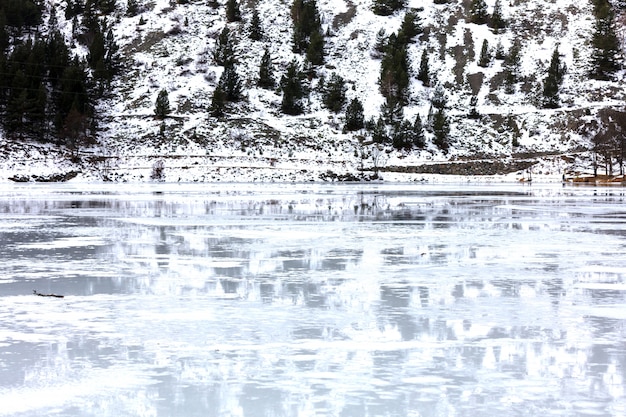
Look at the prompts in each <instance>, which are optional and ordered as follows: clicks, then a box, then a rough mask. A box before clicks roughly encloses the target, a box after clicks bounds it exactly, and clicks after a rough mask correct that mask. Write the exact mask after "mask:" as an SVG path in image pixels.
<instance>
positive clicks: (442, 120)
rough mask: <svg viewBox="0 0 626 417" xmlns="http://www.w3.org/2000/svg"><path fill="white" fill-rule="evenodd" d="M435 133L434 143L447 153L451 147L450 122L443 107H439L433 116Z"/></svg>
mask: <svg viewBox="0 0 626 417" xmlns="http://www.w3.org/2000/svg"><path fill="white" fill-rule="evenodd" d="M433 134H434V135H435V137H434V140H433V142H434V144H435V145H436V146H437V147H438V148H439V149H441V150H442V151H444V153H447V152H448V149H450V143H449V135H450V122H449V121H448V117H447V116H446V114H445V111H444V110H443V109H438V110H437V111H436V112H435V114H434V116H433Z"/></svg>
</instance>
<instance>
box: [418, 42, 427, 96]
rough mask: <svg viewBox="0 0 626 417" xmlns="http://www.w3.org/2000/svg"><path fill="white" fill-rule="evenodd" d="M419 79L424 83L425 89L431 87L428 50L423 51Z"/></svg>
mask: <svg viewBox="0 0 626 417" xmlns="http://www.w3.org/2000/svg"><path fill="white" fill-rule="evenodd" d="M417 79H418V80H420V81H421V82H422V83H424V86H425V87H428V86H430V69H429V68H428V52H427V51H426V48H424V50H423V51H422V58H421V59H420V68H419V71H418V73H417Z"/></svg>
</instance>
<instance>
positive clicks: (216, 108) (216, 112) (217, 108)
mask: <svg viewBox="0 0 626 417" xmlns="http://www.w3.org/2000/svg"><path fill="white" fill-rule="evenodd" d="M225 110H226V93H225V92H224V90H222V88H221V87H220V86H219V85H218V86H217V88H215V90H214V91H213V97H212V99H211V106H210V107H209V114H210V115H211V116H213V117H222V116H223V115H224V113H225Z"/></svg>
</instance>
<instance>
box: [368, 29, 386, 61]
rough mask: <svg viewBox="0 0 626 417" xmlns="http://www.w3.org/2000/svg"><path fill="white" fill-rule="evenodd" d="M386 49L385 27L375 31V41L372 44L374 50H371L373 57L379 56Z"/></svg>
mask: <svg viewBox="0 0 626 417" xmlns="http://www.w3.org/2000/svg"><path fill="white" fill-rule="evenodd" d="M385 49H387V34H386V32H385V28H380V29H379V30H378V32H377V33H376V43H375V44H374V51H372V57H373V58H381V57H382V56H383V54H384V53H385Z"/></svg>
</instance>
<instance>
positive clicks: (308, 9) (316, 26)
mask: <svg viewBox="0 0 626 417" xmlns="http://www.w3.org/2000/svg"><path fill="white" fill-rule="evenodd" d="M291 19H292V20H293V51H294V52H296V53H304V52H307V50H308V48H309V44H310V42H311V37H312V35H313V33H317V34H318V35H320V36H322V24H321V20H320V16H319V12H318V10H317V3H316V0H294V2H293V5H292V6H291Z"/></svg>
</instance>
